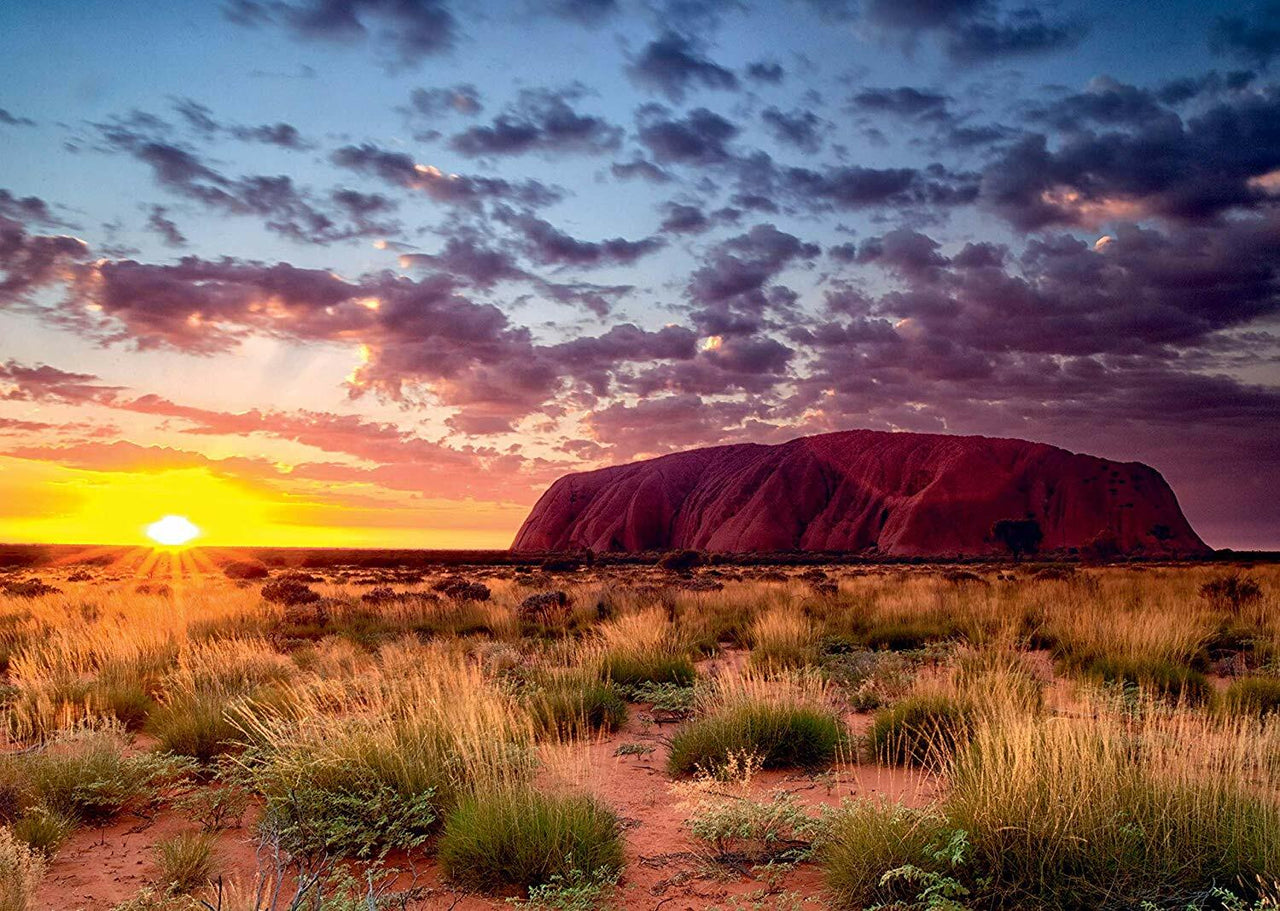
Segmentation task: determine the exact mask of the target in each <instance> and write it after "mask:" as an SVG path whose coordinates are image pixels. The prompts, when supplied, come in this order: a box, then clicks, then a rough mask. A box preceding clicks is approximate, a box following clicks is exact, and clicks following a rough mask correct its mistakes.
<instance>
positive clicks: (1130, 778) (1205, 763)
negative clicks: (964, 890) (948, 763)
mask: <svg viewBox="0 0 1280 911" xmlns="http://www.w3.org/2000/svg"><path fill="white" fill-rule="evenodd" d="M1277 749H1280V729H1277V728H1274V727H1271V728H1262V727H1258V726H1251V725H1247V724H1243V723H1219V722H1217V721H1214V720H1213V719H1211V718H1208V717H1206V716H1203V715H1200V714H1193V713H1190V712H1185V711H1173V712H1169V711H1166V710H1163V709H1161V708H1160V707H1159V706H1155V705H1149V706H1147V707H1146V712H1145V713H1144V718H1143V720H1142V721H1141V722H1139V723H1138V725H1137V726H1136V728H1135V727H1134V726H1133V724H1132V723H1131V722H1129V723H1127V722H1125V721H1124V720H1123V719H1122V718H1120V717H1118V716H1114V715H1109V714H1099V715H1096V716H1095V717H1093V718H1089V719H1083V718H1082V719H1066V718H1057V719H1048V720H1041V719H1033V718H1025V717H1011V718H1007V719H1000V720H996V721H992V722H989V723H987V724H984V725H982V726H980V727H979V728H978V730H977V731H975V733H974V734H973V738H972V741H971V743H970V745H969V747H968V748H967V749H966V750H964V751H961V752H960V753H958V754H957V757H956V761H955V764H954V766H953V768H952V769H951V771H950V782H949V783H950V790H949V792H948V794H947V797H946V798H945V800H944V802H943V809H944V812H945V814H946V816H947V818H948V820H949V822H950V823H951V825H952V826H953V827H955V828H957V829H960V830H963V831H965V832H967V833H968V835H969V838H970V840H971V841H972V843H973V846H974V863H975V865H976V866H977V867H978V868H979V869H981V870H983V871H985V873H986V874H987V875H989V876H991V877H992V881H993V888H995V889H997V890H1001V891H1004V892H1007V893H1014V894H1024V895H1028V896H1034V897H1037V898H1041V899H1043V900H1052V901H1054V902H1056V903H1058V905H1059V906H1060V907H1079V908H1090V907H1092V908H1130V907H1135V906H1137V905H1138V904H1139V903H1140V902H1142V901H1144V900H1150V901H1155V902H1159V903H1165V902H1169V903H1172V902H1189V901H1191V900H1193V899H1195V898H1196V897H1197V896H1199V895H1200V894H1202V893H1203V892H1204V890H1205V889H1206V888H1207V886H1208V885H1209V884H1213V883H1218V884H1223V885H1229V886H1231V887H1239V888H1242V889H1245V890H1251V889H1255V888H1256V887H1257V884H1258V882H1259V878H1260V877H1261V878H1262V881H1274V880H1275V878H1276V877H1278V876H1280V800H1278V799H1277V796H1276V788H1277V786H1278V785H1280V769H1277V768H1276V767H1275V763H1274V761H1273V757H1274V756H1276V755H1277V752H1276V751H1277Z"/></svg>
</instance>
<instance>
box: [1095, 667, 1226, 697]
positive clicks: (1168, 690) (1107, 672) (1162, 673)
mask: <svg viewBox="0 0 1280 911" xmlns="http://www.w3.org/2000/svg"><path fill="white" fill-rule="evenodd" d="M1083 671H1084V673H1085V674H1086V675H1087V676H1090V677H1094V678H1096V679H1099V680H1101V681H1102V682H1103V683H1107V684H1113V685H1117V686H1125V687H1139V688H1141V689H1143V690H1146V691H1148V692H1150V693H1152V694H1154V695H1157V696H1161V697H1164V698H1167V699H1173V700H1180V701H1182V702H1185V703H1187V704H1189V705H1199V704H1201V703H1203V702H1204V701H1205V700H1206V699H1208V698H1209V692H1210V689H1209V679H1208V678H1207V677H1205V675H1204V674H1202V673H1200V672H1199V671H1196V670H1192V669H1191V668H1189V667H1187V666H1185V665H1182V664H1178V663H1177V662H1175V661H1169V660H1168V659H1165V658H1135V657H1126V656H1120V655H1102V656H1097V657H1093V658H1091V659H1088V660H1086V661H1085V662H1084V663H1083Z"/></svg>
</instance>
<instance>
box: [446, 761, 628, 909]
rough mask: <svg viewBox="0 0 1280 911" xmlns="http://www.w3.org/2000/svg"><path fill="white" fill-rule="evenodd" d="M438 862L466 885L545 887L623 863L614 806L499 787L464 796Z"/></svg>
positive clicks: (612, 871)
mask: <svg viewBox="0 0 1280 911" xmlns="http://www.w3.org/2000/svg"><path fill="white" fill-rule="evenodd" d="M438 857H439V862H440V866H441V868H442V869H443V871H444V873H445V875H446V876H447V877H448V878H449V879H450V880H451V881H452V882H454V883H455V884H457V885H459V886H461V887H462V888H464V889H470V890H475V891H480V892H492V891H495V890H498V889H502V888H505V887H511V886H515V887H519V888H523V889H529V888H536V887H538V886H545V885H547V884H550V883H552V882H553V881H556V880H555V878H557V877H558V878H560V880H565V879H571V878H574V877H577V878H578V879H581V878H582V877H583V876H584V875H585V876H586V877H587V878H588V879H610V878H612V877H615V876H616V875H617V874H618V872H619V871H620V870H621V869H622V865H623V848H622V835H621V831H620V829H619V826H618V819H617V817H616V816H615V815H614V814H613V812H612V811H611V810H609V809H608V808H606V807H605V806H603V805H602V804H600V803H599V802H597V801H596V800H595V799H594V798H592V797H589V796H587V795H583V794H554V793H544V792H542V791H539V790H537V789H535V788H533V787H523V786H515V787H499V788H496V789H493V790H487V791H485V792H484V793H480V794H473V795H469V796H467V797H464V798H463V799H462V800H461V801H460V802H459V804H458V806H457V807H455V808H454V810H453V811H452V812H451V813H450V814H449V816H448V817H447V819H446V820H445V826H444V833H443V834H442V835H441V836H440V843H439V852H438Z"/></svg>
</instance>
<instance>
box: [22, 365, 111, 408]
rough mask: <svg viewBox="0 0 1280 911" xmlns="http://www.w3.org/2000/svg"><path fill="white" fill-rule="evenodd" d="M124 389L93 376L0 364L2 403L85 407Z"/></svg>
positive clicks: (45, 368)
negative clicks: (83, 405)
mask: <svg viewBox="0 0 1280 911" xmlns="http://www.w3.org/2000/svg"><path fill="white" fill-rule="evenodd" d="M119 388H120V387H118V386H108V385H106V384H105V383H103V382H102V381H101V380H100V379H98V377H96V376H94V375H93V374H91V373H72V372H69V371H66V370H59V369H57V368H56V367H50V366H48V365H47V364H36V365H35V366H31V365H29V364H22V363H19V362H18V361H15V360H9V361H5V362H3V363H0V400H4V401H11V402H14V401H19V402H61V403H64V404H69V405H82V404H84V403H86V402H98V401H103V400H107V399H110V397H111V396H112V395H114V394H115V393H116V392H117V391H118V390H119Z"/></svg>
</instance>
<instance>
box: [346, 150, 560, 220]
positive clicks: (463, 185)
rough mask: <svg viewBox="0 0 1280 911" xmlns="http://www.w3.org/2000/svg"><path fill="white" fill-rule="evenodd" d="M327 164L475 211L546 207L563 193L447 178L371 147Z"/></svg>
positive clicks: (530, 184) (531, 185)
mask: <svg viewBox="0 0 1280 911" xmlns="http://www.w3.org/2000/svg"><path fill="white" fill-rule="evenodd" d="M330 161H332V162H333V163H334V164H335V165H337V166H338V167H340V168H346V169H348V170H351V171H356V172H358V173H361V174H367V175H370V176H372V177H377V178H378V179H379V180H382V181H383V182H385V183H388V184H391V185H392V186H397V187H401V188H403V189H406V190H413V191H415V192H421V193H424V194H426V195H427V196H429V197H430V198H431V199H434V200H435V201H436V202H439V203H444V204H447V205H457V206H470V207H475V206H478V205H481V204H483V203H484V202H487V201H490V200H501V201H505V202H513V203H517V204H519V205H523V206H535V207H536V206H545V205H550V204H551V203H554V202H557V201H558V200H559V199H561V198H562V196H563V193H562V191H560V190H558V189H556V188H553V187H549V186H547V185H545V184H543V183H541V182H540V181H537V180H522V181H508V180H504V179H502V178H499V177H478V176H468V175H464V174H446V173H445V172H443V171H441V170H440V169H439V168H437V167H434V166H433V165H427V164H421V163H418V162H416V161H414V159H413V157H412V156H410V155H407V154H405V153H404V152H391V151H387V150H385V149H382V148H379V147H378V146H376V145H374V144H373V143H362V144H361V145H348V146H342V147H341V148H338V149H336V150H335V151H334V152H333V154H332V155H330Z"/></svg>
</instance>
